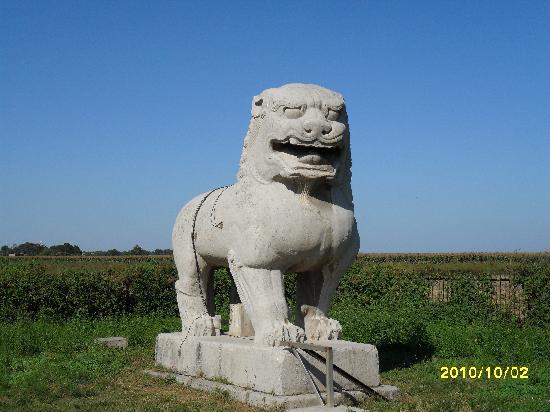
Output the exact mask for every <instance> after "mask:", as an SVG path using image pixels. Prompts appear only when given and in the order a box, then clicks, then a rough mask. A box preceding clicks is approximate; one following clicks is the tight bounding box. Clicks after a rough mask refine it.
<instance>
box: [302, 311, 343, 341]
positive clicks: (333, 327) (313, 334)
mask: <svg viewBox="0 0 550 412" xmlns="http://www.w3.org/2000/svg"><path fill="white" fill-rule="evenodd" d="M301 309H302V314H303V315H304V325H305V331H306V336H307V339H308V340H337V339H338V337H339V336H340V333H341V332H342V325H340V322H338V321H337V320H336V319H331V318H329V317H327V316H325V314H324V313H323V312H321V311H320V310H319V309H317V308H316V307H314V306H309V305H303V306H302V308H301Z"/></svg>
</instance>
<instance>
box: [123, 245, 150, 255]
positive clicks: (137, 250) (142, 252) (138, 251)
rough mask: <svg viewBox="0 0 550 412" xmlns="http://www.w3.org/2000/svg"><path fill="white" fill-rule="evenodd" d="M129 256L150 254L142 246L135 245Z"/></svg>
mask: <svg viewBox="0 0 550 412" xmlns="http://www.w3.org/2000/svg"><path fill="white" fill-rule="evenodd" d="M127 254H128V255H148V254H149V252H148V251H147V250H145V249H143V248H142V247H141V246H140V245H135V246H134V247H133V248H132V249H130V250H129V251H128V252H127Z"/></svg>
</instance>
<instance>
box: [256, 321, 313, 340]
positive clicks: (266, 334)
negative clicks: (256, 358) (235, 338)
mask: <svg viewBox="0 0 550 412" xmlns="http://www.w3.org/2000/svg"><path fill="white" fill-rule="evenodd" d="M305 339H306V334H305V332H304V330H303V329H302V328H300V327H298V326H296V325H293V324H292V323H290V322H289V321H284V322H282V321H281V322H277V323H276V324H275V326H272V327H270V328H269V329H267V330H264V331H256V335H255V340H254V341H255V342H256V343H257V344H260V345H267V346H277V345H278V344H279V342H282V341H284V342H303V341H305Z"/></svg>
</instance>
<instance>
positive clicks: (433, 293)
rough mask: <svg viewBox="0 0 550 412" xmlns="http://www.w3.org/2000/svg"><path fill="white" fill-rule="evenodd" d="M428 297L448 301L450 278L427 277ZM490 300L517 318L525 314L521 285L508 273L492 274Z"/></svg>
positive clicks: (450, 296)
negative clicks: (428, 284) (429, 285)
mask: <svg viewBox="0 0 550 412" xmlns="http://www.w3.org/2000/svg"><path fill="white" fill-rule="evenodd" d="M428 280H429V282H430V284H431V287H430V292H429V298H430V300H431V301H433V302H449V301H450V300H451V298H452V287H451V284H452V280H451V279H448V278H444V277H437V278H429V279H428ZM490 281H491V285H492V292H491V301H492V303H493V304H494V305H495V306H497V307H499V308H500V309H502V310H504V311H507V312H512V313H513V314H514V315H515V316H517V317H518V318H519V319H524V318H525V316H526V314H527V302H526V299H525V294H524V292H523V287H522V286H521V285H518V284H514V282H513V281H512V279H511V277H510V276H509V275H492V276H491V278H490Z"/></svg>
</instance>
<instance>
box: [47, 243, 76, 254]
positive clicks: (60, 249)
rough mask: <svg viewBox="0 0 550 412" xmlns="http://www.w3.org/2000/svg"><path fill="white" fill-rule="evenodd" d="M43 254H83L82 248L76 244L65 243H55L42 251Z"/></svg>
mask: <svg viewBox="0 0 550 412" xmlns="http://www.w3.org/2000/svg"><path fill="white" fill-rule="evenodd" d="M41 254H42V255H46V256H76V255H82V250H80V248H79V247H78V246H76V245H71V244H70V243H63V244H62V245H53V246H50V247H49V248H46V249H44V250H43V251H42V253H41Z"/></svg>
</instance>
